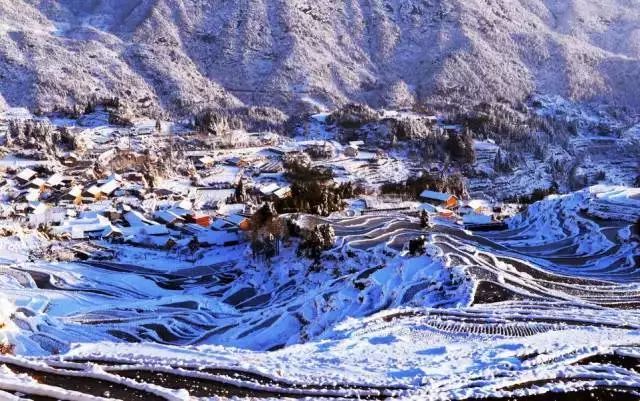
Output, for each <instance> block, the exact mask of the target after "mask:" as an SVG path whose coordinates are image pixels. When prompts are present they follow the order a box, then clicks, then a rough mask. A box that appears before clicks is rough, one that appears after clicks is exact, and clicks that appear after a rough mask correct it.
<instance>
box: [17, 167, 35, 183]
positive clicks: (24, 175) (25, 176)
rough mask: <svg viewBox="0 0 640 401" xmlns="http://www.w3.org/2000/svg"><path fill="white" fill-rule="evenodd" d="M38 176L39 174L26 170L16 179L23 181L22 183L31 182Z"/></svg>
mask: <svg viewBox="0 0 640 401" xmlns="http://www.w3.org/2000/svg"><path fill="white" fill-rule="evenodd" d="M36 174H38V173H36V172H35V171H33V170H31V169H30V168H25V169H24V170H22V171H21V172H19V173H18V174H17V175H16V177H17V178H19V179H21V180H22V181H29V180H31V179H32V178H33V177H35V175H36Z"/></svg>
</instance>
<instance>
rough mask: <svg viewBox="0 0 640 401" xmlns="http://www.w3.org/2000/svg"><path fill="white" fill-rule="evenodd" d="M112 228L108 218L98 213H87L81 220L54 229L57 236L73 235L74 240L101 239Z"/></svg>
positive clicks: (65, 223) (72, 220) (69, 221)
mask: <svg viewBox="0 0 640 401" xmlns="http://www.w3.org/2000/svg"><path fill="white" fill-rule="evenodd" d="M110 227H111V222H110V221H109V219H107V218H106V217H104V216H102V215H99V214H97V213H85V214H83V215H82V216H81V217H80V218H77V219H71V220H67V221H65V222H64V223H63V224H61V225H60V226H56V227H54V228H53V230H54V232H55V233H57V234H65V233H67V234H71V238H73V239H84V238H101V237H102V235H103V233H104V232H105V231H106V230H107V229H109V228H110Z"/></svg>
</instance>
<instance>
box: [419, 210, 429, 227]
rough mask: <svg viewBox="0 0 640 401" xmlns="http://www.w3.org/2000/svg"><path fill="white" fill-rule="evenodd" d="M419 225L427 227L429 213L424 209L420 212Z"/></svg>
mask: <svg viewBox="0 0 640 401" xmlns="http://www.w3.org/2000/svg"><path fill="white" fill-rule="evenodd" d="M420 227H422V228H426V227H429V214H428V213H427V211H426V210H424V209H423V210H422V211H421V212H420Z"/></svg>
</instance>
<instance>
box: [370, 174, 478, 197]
mask: <svg viewBox="0 0 640 401" xmlns="http://www.w3.org/2000/svg"><path fill="white" fill-rule="evenodd" d="M425 189H428V190H431V191H438V192H447V193H450V194H452V195H456V196H458V197H461V198H464V197H466V194H467V189H466V186H465V183H464V177H463V176H462V175H461V174H459V173H455V174H451V175H448V176H445V175H435V174H430V173H424V174H422V175H420V176H414V177H409V178H408V179H407V180H406V181H405V182H404V183H385V184H382V186H380V191H381V192H382V193H383V194H394V195H403V196H407V197H409V198H411V199H415V198H417V197H418V195H420V193H421V192H422V191H424V190H425Z"/></svg>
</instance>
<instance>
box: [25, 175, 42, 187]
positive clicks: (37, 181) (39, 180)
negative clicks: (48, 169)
mask: <svg viewBox="0 0 640 401" xmlns="http://www.w3.org/2000/svg"><path fill="white" fill-rule="evenodd" d="M29 184H31V185H34V186H36V187H41V186H43V185H44V184H45V181H44V180H43V179H42V178H40V177H36V178H34V179H33V180H31V181H29Z"/></svg>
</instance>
